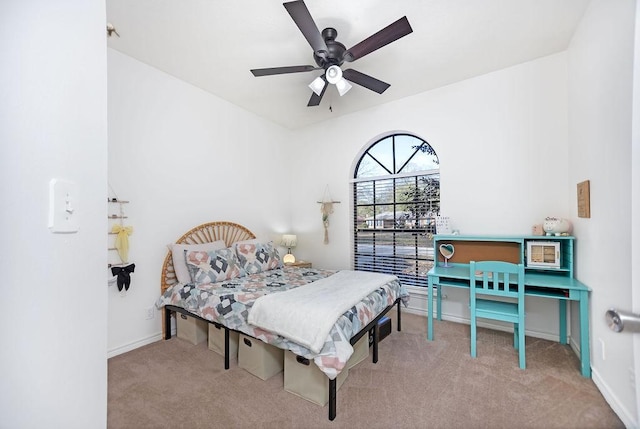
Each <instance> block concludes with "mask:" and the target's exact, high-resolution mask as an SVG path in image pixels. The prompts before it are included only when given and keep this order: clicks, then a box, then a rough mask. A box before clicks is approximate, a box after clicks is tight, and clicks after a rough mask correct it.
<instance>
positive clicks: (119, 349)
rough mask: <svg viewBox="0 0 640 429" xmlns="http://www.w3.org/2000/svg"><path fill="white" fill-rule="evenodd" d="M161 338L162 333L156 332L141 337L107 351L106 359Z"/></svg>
mask: <svg viewBox="0 0 640 429" xmlns="http://www.w3.org/2000/svg"><path fill="white" fill-rule="evenodd" d="M161 339H162V334H161V333H158V334H154V335H151V336H149V337H146V338H142V339H140V340H138V341H134V342H132V343H129V344H125V345H122V346H119V347H116V348H114V349H111V350H108V351H107V359H110V358H112V357H114V356H118V355H121V354H122V353H126V352H130V351H131V350H135V349H137V348H139V347H142V346H146V345H148V344H151V343H155V342H157V341H160V340H161Z"/></svg>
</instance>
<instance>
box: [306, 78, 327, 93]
mask: <svg viewBox="0 0 640 429" xmlns="http://www.w3.org/2000/svg"><path fill="white" fill-rule="evenodd" d="M324 86H325V81H324V79H322V78H321V77H320V76H318V77H317V78H315V79H314V80H313V82H311V83H310V84H309V88H311V90H312V91H313V92H315V93H316V95H317V96H321V95H322V90H323V89H324Z"/></svg>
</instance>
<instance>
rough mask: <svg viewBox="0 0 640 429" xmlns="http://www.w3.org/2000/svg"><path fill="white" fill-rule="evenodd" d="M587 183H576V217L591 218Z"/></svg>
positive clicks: (586, 181)
mask: <svg viewBox="0 0 640 429" xmlns="http://www.w3.org/2000/svg"><path fill="white" fill-rule="evenodd" d="M590 205H591V202H590V198H589V181H588V180H585V181H584V182H580V183H578V217H591V208H590Z"/></svg>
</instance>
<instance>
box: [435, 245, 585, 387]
mask: <svg viewBox="0 0 640 429" xmlns="http://www.w3.org/2000/svg"><path fill="white" fill-rule="evenodd" d="M436 237H437V238H436V240H435V245H434V248H435V249H438V246H437V243H438V241H440V242H443V241H444V242H450V240H445V238H447V239H452V240H451V241H453V242H455V241H456V238H457V239H461V240H465V239H467V240H470V239H473V240H474V241H477V240H478V239H479V237H455V238H454V237H450V236H446V237H443V236H436ZM537 238H539V239H540V238H542V237H537ZM549 238H551V237H549ZM484 239H486V238H484V237H483V240H482V241H484ZM498 240H503V239H498ZM487 241H493V240H491V239H489V240H487ZM508 241H511V240H508ZM454 244H455V243H454ZM436 252H437V250H436ZM474 259H475V258H474ZM478 260H480V259H478ZM435 263H436V265H435V266H434V267H433V268H431V270H429V273H428V274H427V278H428V289H429V291H428V303H427V313H428V327H427V339H428V340H433V293H434V289H435V290H437V292H438V293H437V309H436V311H437V318H438V320H442V293H441V291H442V287H458V288H468V287H469V264H468V263H452V262H449V264H448V265H449V267H443V266H442V262H440V261H439V260H438V258H436V261H435ZM571 274H572V273H571ZM524 283H525V295H526V296H537V297H542V298H551V299H553V300H557V302H558V314H559V317H560V326H559V331H560V332H559V333H560V343H562V344H568V341H567V305H568V301H577V302H578V307H579V313H580V314H579V316H580V365H581V373H582V375H583V376H584V377H591V357H590V356H591V355H590V347H589V338H590V337H589V292H590V289H589V288H588V287H587V286H586V285H584V284H583V283H581V282H579V281H578V280H576V279H575V278H574V277H573V275H571V276H567V275H566V274H565V273H562V272H559V273H558V274H554V273H550V272H549V271H544V272H538V271H526V272H525V277H524Z"/></svg>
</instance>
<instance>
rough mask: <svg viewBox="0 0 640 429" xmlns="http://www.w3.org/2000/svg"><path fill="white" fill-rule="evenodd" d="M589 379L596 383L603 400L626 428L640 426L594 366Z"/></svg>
mask: <svg viewBox="0 0 640 429" xmlns="http://www.w3.org/2000/svg"><path fill="white" fill-rule="evenodd" d="M591 379H592V380H593V383H594V384H595V385H596V387H597V388H598V390H599V391H600V393H601V394H602V396H603V397H604V400H605V401H607V404H609V406H610V407H611V409H612V410H613V412H614V413H616V414H617V415H618V417H619V418H620V420H622V423H624V426H625V427H627V428H637V427H640V426H639V423H640V422H638V421H636V418H635V417H634V415H633V413H631V412H630V411H629V410H628V409H626V408H625V407H624V406H622V402H620V400H619V399H618V397H617V396H616V394H615V393H613V391H612V390H611V388H610V387H609V385H608V384H607V383H606V382H605V381H604V380H603V379H602V377H601V376H600V374H599V373H598V370H597V369H595V368H593V367H592V368H591Z"/></svg>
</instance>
